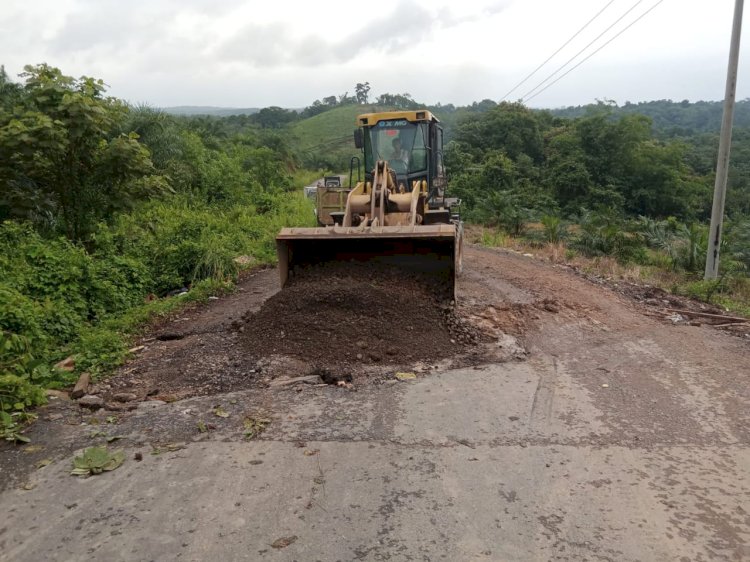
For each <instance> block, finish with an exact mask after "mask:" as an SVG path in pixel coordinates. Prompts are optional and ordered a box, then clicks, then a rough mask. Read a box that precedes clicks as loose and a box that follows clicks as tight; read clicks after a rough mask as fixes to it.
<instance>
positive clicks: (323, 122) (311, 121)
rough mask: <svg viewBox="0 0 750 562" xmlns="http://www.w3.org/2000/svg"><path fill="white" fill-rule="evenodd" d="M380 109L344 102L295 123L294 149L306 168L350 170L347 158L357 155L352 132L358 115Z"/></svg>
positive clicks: (357, 151)
mask: <svg viewBox="0 0 750 562" xmlns="http://www.w3.org/2000/svg"><path fill="white" fill-rule="evenodd" d="M373 111H382V108H378V107H377V106H374V105H345V106H343V107H337V108H335V109H331V110H330V111H326V112H324V113H320V114H319V115H315V116H314V117H310V118H308V119H303V120H302V121H298V122H297V123H294V124H293V125H292V126H291V128H290V130H291V133H292V135H293V138H294V141H293V142H294V148H295V150H296V152H297V153H298V154H299V155H300V157H301V158H302V161H303V162H304V164H305V165H306V166H307V167H312V168H316V169H327V170H330V171H332V172H337V173H339V172H340V173H348V172H349V159H350V158H351V157H352V156H358V155H359V154H360V152H359V150H357V149H356V148H354V139H353V132H354V129H355V128H356V120H357V115H359V114H361V113H370V112H373Z"/></svg>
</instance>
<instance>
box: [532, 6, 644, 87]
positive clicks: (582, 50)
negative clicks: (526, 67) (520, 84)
mask: <svg viewBox="0 0 750 562" xmlns="http://www.w3.org/2000/svg"><path fill="white" fill-rule="evenodd" d="M641 2H643V0H638V1H637V2H636V3H635V4H633V5H632V6H631V7H630V8H629V9H628V11H627V12H625V13H624V14H622V15H621V16H620V17H619V18H617V19H616V20H615V21H614V23H612V25H610V26H609V27H608V28H607V29H605V30H604V31H602V32H601V33H600V34H599V35H597V36H596V37H595V38H594V39H593V40H592V41H591V42H590V43H589V44H588V45H586V46H585V47H584V48H583V49H581V50H580V51H578V52H577V53H576V54H575V55H573V56H572V57H570V58H569V59H568V60H566V61H565V63H564V64H563V65H562V66H560V67H558V69H557V70H555V71H554V72H553V73H552V74H550V75H549V76H547V78H545V79H544V80H542V81H541V82H539V84H537V85H536V86H534V87H533V88H531V90H529V91H528V92H526V93H525V94H524V95H523V96H522V97H521V99H522V100H525V99H526V97H527V96H529V95H530V94H532V93H533V92H534V91H535V90H537V89H538V88H540V87H541V86H543V85H544V84H545V83H546V82H547V81H548V80H550V79H551V78H552V77H553V76H555V74H557V73H558V72H560V71H561V70H562V69H563V68H565V67H566V66H568V65H569V64H570V63H571V62H573V61H574V60H575V59H577V58H578V57H579V56H580V55H581V53H583V52H584V51H585V50H586V49H588V48H589V47H591V45H593V44H594V43H596V42H597V41H598V40H599V39H601V37H602V36H603V35H604V34H605V33H607V32H608V31H609V30H610V29H612V28H613V27H614V26H616V25H617V24H618V23H620V22H621V21H622V20H623V19H624V18H625V16H627V15H628V14H629V13H630V12H632V11H633V10H635V9H636V8H637V7H638V4H640V3H641Z"/></svg>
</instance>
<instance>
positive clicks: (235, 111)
mask: <svg viewBox="0 0 750 562" xmlns="http://www.w3.org/2000/svg"><path fill="white" fill-rule="evenodd" d="M161 109H162V111H164V112H165V113H171V114H172V115H212V116H214V117H227V116H229V115H252V114H253V113H258V112H259V111H260V109H261V108H260V107H244V108H240V107H213V106H210V105H178V106H176V107H162V108H161Z"/></svg>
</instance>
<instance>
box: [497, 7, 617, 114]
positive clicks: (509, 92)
mask: <svg viewBox="0 0 750 562" xmlns="http://www.w3.org/2000/svg"><path fill="white" fill-rule="evenodd" d="M614 1H615V0H609V2H608V3H607V5H606V6H604V7H603V8H602V9H601V10H599V11H598V12H597V13H596V15H595V16H594V17H593V18H591V19H590V20H589V21H587V22H586V23H585V24H583V27H582V28H581V29H579V30H578V31H576V32H575V33H574V34H573V35H572V36H571V38H570V39H568V40H567V41H566V42H565V43H563V44H562V46H561V47H560V48H558V49H557V50H556V51H555V52H554V53H552V54H551V55H550V56H549V57H548V58H547V60H545V61H544V62H543V63H542V64H540V65H539V66H537V67H536V68H535V69H534V70H532V71H531V73H530V74H529V75H528V76H527V77H526V78H524V79H523V80H521V81H520V82H519V83H518V84H516V85H515V86H513V87H512V88H511V89H510V91H508V93H507V94H505V95H504V96H503V98H502V99H501V100H500V101H505V100H506V99H507V98H508V96H509V95H511V94H512V93H513V92H515V91H516V90H517V89H518V88H519V87H520V86H522V85H523V84H524V83H525V82H526V81H527V80H528V79H529V78H531V77H532V76H534V74H536V73H537V72H538V71H539V69H540V68H542V67H543V66H544V65H545V64H547V63H548V62H549V61H550V60H552V58H553V57H554V56H555V55H556V54H557V53H559V52H560V51H562V50H563V49H564V48H565V47H567V46H568V44H569V43H570V42H571V41H572V40H573V39H575V38H576V37H578V36H579V35H580V34H581V32H582V31H583V30H584V29H586V28H587V27H588V26H589V24H590V23H591V22H592V21H594V20H595V19H596V18H598V17H599V16H600V15H601V14H602V12H603V11H604V10H606V9H607V8H609V6H610V4H612V2H614Z"/></svg>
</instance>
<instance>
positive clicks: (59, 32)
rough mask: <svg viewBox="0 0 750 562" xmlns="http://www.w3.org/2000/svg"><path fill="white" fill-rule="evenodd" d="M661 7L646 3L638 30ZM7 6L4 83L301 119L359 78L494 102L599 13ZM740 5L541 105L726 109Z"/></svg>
mask: <svg viewBox="0 0 750 562" xmlns="http://www.w3.org/2000/svg"><path fill="white" fill-rule="evenodd" d="M656 1H657V0H644V1H643V2H642V5H641V6H639V8H638V9H637V10H634V12H633V16H635V15H636V14H637V13H640V11H641V8H642V9H644V10H645V9H647V8H648V7H649V6H651V5H653V4H654V3H655V2H656ZM3 4H4V5H3V11H2V12H1V13H0V53H2V55H1V56H2V57H3V59H2V60H0V64H5V65H6V67H7V70H8V71H9V72H10V73H17V72H20V70H21V69H22V67H23V65H24V64H28V63H38V62H48V63H50V64H53V65H55V66H58V67H60V68H61V69H62V70H63V71H64V72H65V73H67V74H71V75H74V76H78V75H81V74H87V75H93V76H97V77H101V78H103V79H104V80H105V82H107V83H108V84H110V85H111V90H110V93H111V94H112V95H115V96H119V97H123V98H126V99H130V100H132V101H141V102H150V103H153V104H156V105H176V104H205V105H224V106H236V105H242V106H264V105H284V106H289V107H301V106H304V105H307V104H309V103H311V102H312V100H314V99H316V98H320V97H322V96H326V95H330V94H340V93H343V92H344V91H346V90H349V91H351V90H352V88H353V85H354V84H355V83H356V82H360V81H365V80H367V81H369V82H370V83H371V85H372V88H373V89H372V93H374V94H377V93H381V92H384V91H389V92H409V93H411V94H412V95H413V96H414V97H415V98H416V99H419V100H423V101H425V102H436V101H442V102H444V103H449V102H453V103H470V102H471V101H474V100H481V99H483V98H491V99H499V98H500V97H501V96H502V95H503V94H504V93H505V92H506V91H507V90H509V89H510V87H511V86H513V85H514V84H515V83H517V82H518V81H519V80H520V79H521V78H523V77H524V76H525V75H526V74H528V73H529V72H530V71H531V70H532V69H533V68H534V67H536V66H537V65H538V64H539V63H540V62H541V61H542V60H544V59H545V58H546V57H547V56H548V55H549V54H550V53H552V52H553V51H554V49H555V48H557V47H558V46H559V45H561V44H562V43H563V42H564V41H565V40H566V39H568V38H569V37H570V35H571V34H572V33H573V31H575V30H576V29H578V28H579V27H580V26H581V25H582V24H583V23H584V22H585V21H586V20H588V19H589V18H590V17H591V16H592V15H593V14H594V13H595V12H596V11H598V10H599V9H601V7H602V6H603V5H604V0H574V1H573V2H560V1H559V0H523V1H522V0H514V1H511V0H501V1H498V0H462V2H460V3H456V2H455V1H448V0H434V1H432V2H429V1H428V0H380V1H379V2H377V3H375V4H373V3H364V2H351V1H346V2H344V1H343V0H320V1H318V2H314V3H312V2H308V3H297V2H292V1H290V0H277V1H276V2H268V1H267V0H262V1H261V0H252V1H250V0H223V1H222V2H220V3H215V2H210V1H208V0H151V1H146V0H135V1H131V2H129V3H124V2H121V1H118V0H96V1H95V0H56V1H55V2H52V1H51V0H37V1H35V2H28V0H24V1H21V0H4V2H3ZM732 4H733V3H732V2H731V0H720V1H717V2H713V3H708V2H705V1H702V0H684V1H682V2H675V1H674V0H665V1H664V2H663V3H662V4H661V5H659V6H658V7H657V8H656V9H654V10H653V12H651V13H650V14H649V15H648V16H646V17H645V18H644V19H643V20H642V21H640V22H638V23H637V24H635V25H634V26H633V28H632V29H630V30H628V31H627V32H625V33H624V34H623V35H622V36H621V37H619V38H617V39H615V40H614V41H613V42H612V43H611V44H610V45H608V46H607V47H606V48H604V49H603V50H602V51H601V52H600V53H597V54H596V55H595V56H594V57H592V58H591V60H590V61H587V62H586V63H585V64H584V65H582V66H581V67H580V68H578V69H576V70H575V71H573V72H571V74H570V75H569V76H566V77H565V78H563V79H561V80H560V81H559V82H558V83H556V84H555V85H554V86H552V87H550V88H549V89H548V90H546V91H545V92H544V93H542V94H541V95H539V96H538V97H537V98H534V100H533V101H532V102H531V103H532V105H546V106H550V105H551V106H559V105H566V104H576V103H586V102H589V101H593V100H594V99H596V98H604V97H608V98H614V99H616V100H618V101H620V100H622V101H624V100H626V99H629V100H631V101H639V100H646V99H658V98H673V99H683V98H688V99H700V98H711V99H717V98H719V97H721V95H722V93H723V83H722V80H723V72H724V71H725V69H726V54H727V51H728V42H729V30H730V26H731V16H732ZM631 5H632V2H631V1H630V0H616V1H615V2H614V3H613V4H612V6H611V7H610V8H608V9H607V10H606V11H605V12H604V13H603V14H602V16H601V18H600V19H598V20H597V21H596V22H595V23H594V24H592V25H591V26H590V28H589V29H587V30H586V32H585V33H582V34H581V36H580V37H578V38H577V39H576V40H575V41H574V42H572V43H571V45H570V46H569V47H568V48H566V49H565V51H564V52H562V53H560V55H559V56H558V57H556V58H555V59H553V61H552V62H550V64H549V65H547V66H545V67H544V68H543V69H542V70H541V71H540V72H539V73H538V75H536V76H534V77H533V78H532V79H530V80H529V82H528V84H525V85H524V87H526V86H528V88H526V89H524V88H521V89H519V91H517V92H514V94H513V96H511V97H515V96H517V95H521V94H522V93H524V92H525V91H527V89H531V87H533V86H534V85H535V84H536V83H538V82H539V81H541V80H542V79H543V78H544V77H545V76H547V75H548V74H549V73H551V72H552V71H553V70H554V69H555V68H557V66H559V65H560V64H562V62H564V61H565V60H566V59H567V58H568V57H570V56H571V55H572V54H573V53H575V52H576V51H577V50H578V49H580V48H581V47H582V46H584V45H585V44H586V43H587V42H589V41H590V40H591V39H593V38H594V37H595V36H596V35H597V34H598V33H600V32H601V30H603V29H604V27H605V26H606V25H608V24H609V23H611V22H612V21H614V20H615V19H616V18H617V17H618V16H619V15H620V14H622V13H623V12H625V10H627V9H628V8H629V7H630V6H631ZM627 21H629V20H626V22H627ZM619 28H620V27H617V28H616V29H619ZM614 31H615V30H613V32H614ZM609 36H611V35H608V36H607V37H609ZM607 37H605V38H604V39H606V38H607ZM745 43H746V44H747V42H745ZM746 52H747V49H743V51H742V53H741V61H742V64H741V68H740V81H739V91H738V95H739V96H740V97H745V96H747V95H748V94H749V93H750V89H747V88H745V87H744V84H745V83H750V82H748V81H746V80H744V76H745V74H746V72H747V71H750V68H748V65H747V64H745V62H744V60H745V58H746V57H745V53H746Z"/></svg>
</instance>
